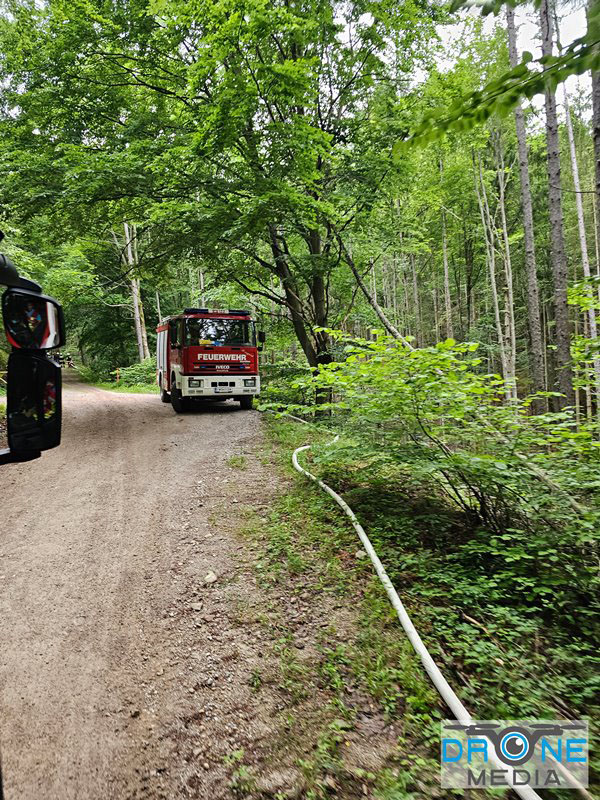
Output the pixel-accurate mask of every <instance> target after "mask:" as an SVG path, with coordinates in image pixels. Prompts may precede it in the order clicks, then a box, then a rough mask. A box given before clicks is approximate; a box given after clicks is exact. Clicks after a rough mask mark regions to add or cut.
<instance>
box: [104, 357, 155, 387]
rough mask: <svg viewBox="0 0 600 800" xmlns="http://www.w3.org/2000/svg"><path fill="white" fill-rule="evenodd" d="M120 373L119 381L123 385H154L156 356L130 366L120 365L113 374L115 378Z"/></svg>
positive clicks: (114, 378)
mask: <svg viewBox="0 0 600 800" xmlns="http://www.w3.org/2000/svg"><path fill="white" fill-rule="evenodd" d="M117 372H118V375H119V383H120V384H122V385H123V386H140V385H144V386H154V385H155V384H156V361H155V359H154V358H146V359H145V360H144V361H142V362H140V363H137V364H132V365H131V366H130V367H120V368H119V370H113V371H112V372H111V375H112V376H113V380H115V381H116V379H117Z"/></svg>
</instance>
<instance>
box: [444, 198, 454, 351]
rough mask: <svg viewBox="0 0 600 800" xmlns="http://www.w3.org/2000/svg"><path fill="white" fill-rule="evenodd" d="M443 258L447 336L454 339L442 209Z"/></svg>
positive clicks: (446, 245)
mask: <svg viewBox="0 0 600 800" xmlns="http://www.w3.org/2000/svg"><path fill="white" fill-rule="evenodd" d="M442 259H443V262H444V308H445V312H446V338H447V339H454V327H453V325H452V300H451V297H450V271H449V269H448V242H447V238H446V212H445V211H443V210H442Z"/></svg>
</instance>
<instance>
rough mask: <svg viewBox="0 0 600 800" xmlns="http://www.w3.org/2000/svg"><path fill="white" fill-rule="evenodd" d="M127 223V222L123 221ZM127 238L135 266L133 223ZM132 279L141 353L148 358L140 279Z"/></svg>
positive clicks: (130, 256) (136, 262) (135, 248)
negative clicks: (136, 304) (135, 297)
mask: <svg viewBox="0 0 600 800" xmlns="http://www.w3.org/2000/svg"><path fill="white" fill-rule="evenodd" d="M124 225H127V223H124ZM127 229H128V233H129V238H128V249H127V254H128V258H129V263H130V265H132V266H134V267H137V265H138V263H139V260H138V249H137V228H136V226H135V225H130V226H127ZM132 280H134V281H135V283H136V296H137V303H138V317H139V326H140V337H141V341H142V353H143V358H150V348H149V347H148V334H147V333H146V317H145V315H144V305H143V303H142V293H141V290H140V279H139V278H133V279H132Z"/></svg>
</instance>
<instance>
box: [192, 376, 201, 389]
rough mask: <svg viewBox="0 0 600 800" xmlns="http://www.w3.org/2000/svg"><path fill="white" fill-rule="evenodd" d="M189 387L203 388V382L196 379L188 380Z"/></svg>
mask: <svg viewBox="0 0 600 800" xmlns="http://www.w3.org/2000/svg"><path fill="white" fill-rule="evenodd" d="M189 385H190V386H196V387H198V388H199V387H201V386H204V381H201V380H198V379H197V378H190V380H189Z"/></svg>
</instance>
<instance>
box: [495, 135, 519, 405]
mask: <svg viewBox="0 0 600 800" xmlns="http://www.w3.org/2000/svg"><path fill="white" fill-rule="evenodd" d="M497 157H498V161H499V169H498V172H497V174H498V189H499V197H498V201H499V204H500V221H501V223H502V241H503V245H504V247H503V252H504V272H505V278H506V304H505V317H506V324H505V328H506V339H507V342H508V355H507V362H508V368H509V372H510V375H511V378H512V380H513V384H512V387H511V389H512V395H513V397H515V398H516V396H517V387H516V382H515V375H516V366H517V335H516V331H515V302H514V294H513V275H512V262H511V258H510V243H509V241H508V226H507V224H506V204H505V195H506V173H505V169H504V155H503V153H502V144H501V142H500V141H498V147H497Z"/></svg>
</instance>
